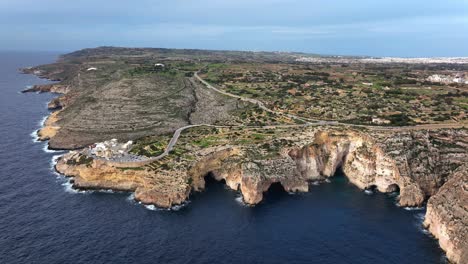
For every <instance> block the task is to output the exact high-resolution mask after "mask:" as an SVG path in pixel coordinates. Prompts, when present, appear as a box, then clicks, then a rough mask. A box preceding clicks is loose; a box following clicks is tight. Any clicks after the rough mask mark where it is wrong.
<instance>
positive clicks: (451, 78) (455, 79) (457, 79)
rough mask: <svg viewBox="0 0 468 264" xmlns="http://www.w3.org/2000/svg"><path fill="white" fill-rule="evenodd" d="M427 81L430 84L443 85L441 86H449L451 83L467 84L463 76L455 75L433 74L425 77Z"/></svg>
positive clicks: (467, 81) (467, 80)
mask: <svg viewBox="0 0 468 264" xmlns="http://www.w3.org/2000/svg"><path fill="white" fill-rule="evenodd" d="M427 80H428V81H430V82H436V83H443V84H451V83H460V84H468V79H467V78H466V77H465V75H464V74H461V73H459V74H455V75H442V74H434V75H431V76H429V77H427Z"/></svg>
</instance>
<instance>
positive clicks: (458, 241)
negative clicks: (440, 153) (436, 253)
mask: <svg viewBox="0 0 468 264" xmlns="http://www.w3.org/2000/svg"><path fill="white" fill-rule="evenodd" d="M467 216H468V166H466V165H465V166H462V167H460V168H459V169H458V170H457V171H456V172H454V173H453V175H452V177H451V178H450V180H448V181H447V182H446V183H445V184H444V185H443V186H442V188H440V190H439V191H438V192H437V194H435V195H434V196H432V197H431V198H430V199H429V201H428V204H427V213H426V218H425V220H424V225H425V226H426V227H427V228H428V230H429V231H430V232H431V233H432V234H433V235H434V236H435V237H436V238H437V239H439V244H440V247H441V248H442V249H443V250H445V252H446V253H447V257H448V259H450V260H451V261H453V262H455V263H468V217H467Z"/></svg>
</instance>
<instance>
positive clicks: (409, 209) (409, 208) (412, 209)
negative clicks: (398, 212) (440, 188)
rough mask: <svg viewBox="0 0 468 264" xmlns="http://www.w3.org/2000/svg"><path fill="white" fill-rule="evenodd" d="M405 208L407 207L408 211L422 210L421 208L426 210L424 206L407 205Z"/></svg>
mask: <svg viewBox="0 0 468 264" xmlns="http://www.w3.org/2000/svg"><path fill="white" fill-rule="evenodd" d="M403 209H405V210H406V211H421V210H424V207H409V206H406V207H403Z"/></svg>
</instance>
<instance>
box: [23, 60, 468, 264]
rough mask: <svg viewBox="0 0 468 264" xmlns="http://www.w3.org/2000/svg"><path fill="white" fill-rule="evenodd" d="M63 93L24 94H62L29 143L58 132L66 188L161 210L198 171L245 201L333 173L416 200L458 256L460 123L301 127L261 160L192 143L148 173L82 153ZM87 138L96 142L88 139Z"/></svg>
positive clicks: (467, 159) (466, 194) (462, 198)
mask: <svg viewBox="0 0 468 264" xmlns="http://www.w3.org/2000/svg"><path fill="white" fill-rule="evenodd" d="M23 72H25V73H32V74H36V75H38V76H40V77H43V78H49V79H51V80H56V81H60V80H62V79H61V78H59V77H57V75H60V74H61V72H60V71H54V72H50V73H45V72H38V71H37V70H34V69H26V70H23ZM75 86H76V85H75ZM73 89H74V88H73V85H69V84H61V83H58V84H50V85H41V86H33V87H32V88H30V89H28V90H25V91H24V92H53V93H60V94H62V95H61V96H60V97H58V98H56V99H53V100H52V101H51V102H50V103H49V105H48V107H49V108H50V109H53V110H56V111H53V112H52V113H51V115H50V116H49V117H48V118H47V120H46V121H45V123H44V127H43V128H41V129H40V130H39V131H38V132H37V134H38V138H39V140H43V141H46V140H51V139H53V138H54V137H56V136H57V134H58V133H62V134H61V135H60V140H57V141H54V140H51V141H50V145H49V147H50V148H52V149H77V150H72V151H70V152H69V153H67V154H65V155H63V156H62V157H60V158H59V159H58V161H57V164H56V166H55V169H56V170H57V171H58V172H59V173H61V174H63V175H65V176H67V177H71V178H72V183H73V187H74V188H77V189H112V190H116V191H128V192H134V193H135V199H136V200H138V201H140V202H141V203H143V204H152V205H156V206H158V207H162V208H170V207H171V206H174V205H179V204H182V203H184V202H185V201H186V200H187V199H189V196H190V195H191V194H192V193H194V192H199V191H203V190H204V189H205V177H213V178H214V179H216V180H217V181H224V182H225V183H226V185H227V186H229V188H231V189H233V190H235V191H239V192H240V193H241V194H242V197H243V200H244V202H245V203H246V204H249V205H255V204H258V203H260V202H261V201H262V200H263V193H264V192H266V191H267V190H268V189H269V188H270V186H271V185H272V184H274V183H279V184H281V185H282V186H283V188H284V189H285V191H288V192H308V191H309V185H310V183H311V182H315V181H324V180H327V179H328V178H330V177H333V176H334V175H335V173H336V171H337V170H342V171H343V172H344V174H345V175H346V177H347V178H348V179H349V181H350V183H352V184H354V185H355V186H357V187H358V188H360V189H362V190H366V189H376V190H378V191H380V192H383V193H392V192H399V196H398V201H399V205H400V206H410V207H414V206H423V205H424V204H425V203H426V202H427V213H426V216H425V221H424V225H425V227H426V228H427V229H428V230H429V232H430V233H431V234H433V235H434V236H435V237H436V238H437V239H438V240H439V244H440V246H441V248H442V249H444V250H445V251H446V253H447V257H448V259H449V260H450V261H453V262H454V263H466V261H468V244H467V242H466V241H467V237H468V168H467V166H466V164H467V163H468V154H467V153H466V149H467V148H468V130H467V129H466V128H461V129H434V130H415V131H380V130H369V129H357V128H353V127H349V126H319V127H304V128H303V129H302V130H300V131H297V130H295V131H294V133H293V132H292V130H291V131H286V132H285V133H283V134H281V135H279V136H278V138H276V139H275V140H276V141H275V142H281V143H279V144H278V149H277V150H275V153H276V154H275V155H267V156H268V157H267V158H265V157H262V158H258V157H257V156H256V155H253V154H252V149H258V148H259V144H252V145H248V146H246V145H240V144H236V143H231V144H224V145H219V146H211V147H205V148H202V149H200V148H198V149H197V148H193V151H192V152H191V153H190V155H191V156H192V157H193V158H192V159H191V160H190V161H187V160H180V159H178V158H177V157H171V160H170V161H167V162H170V165H171V166H165V169H156V170H155V169H151V166H149V167H148V166H142V164H131V163H118V162H109V161H105V160H98V159H93V158H90V157H88V156H87V155H86V154H85V153H84V152H83V150H81V149H82V147H83V144H84V143H83V142H85V141H80V140H77V141H76V142H75V141H74V140H73V138H72V137H73V134H68V132H67V130H63V131H62V130H61V128H62V125H61V124H60V120H61V117H60V113H61V112H62V111H63V109H66V108H67V106H68V105H70V102H72V101H73V100H76V99H75V97H74V96H72V95H70V94H71V93H72V92H73ZM65 135H68V137H69V138H68V139H67V142H66V143H64V142H63V141H62V139H63V138H64V137H65ZM83 135H86V133H82V134H80V136H83ZM135 135H140V134H137V133H135ZM144 135H145V134H141V136H144ZM99 136H102V135H99ZM90 137H91V136H90ZM89 141H90V142H97V141H96V140H94V139H93V138H92V137H91V138H90V139H89ZM262 143H263V142H262ZM267 154H268V153H267ZM165 162H166V161H165ZM147 165H151V164H147ZM166 165H167V164H166ZM161 167H164V166H161Z"/></svg>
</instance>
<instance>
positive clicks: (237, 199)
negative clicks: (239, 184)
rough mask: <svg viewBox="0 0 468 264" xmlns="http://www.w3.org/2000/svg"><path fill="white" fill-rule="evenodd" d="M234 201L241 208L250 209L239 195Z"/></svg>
mask: <svg viewBox="0 0 468 264" xmlns="http://www.w3.org/2000/svg"><path fill="white" fill-rule="evenodd" d="M235 200H236V202H237V203H238V204H239V205H241V206H244V207H250V206H249V205H248V204H246V203H245V202H244V197H243V196H242V194H240V193H239V194H238V195H237V196H236V198H235Z"/></svg>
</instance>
